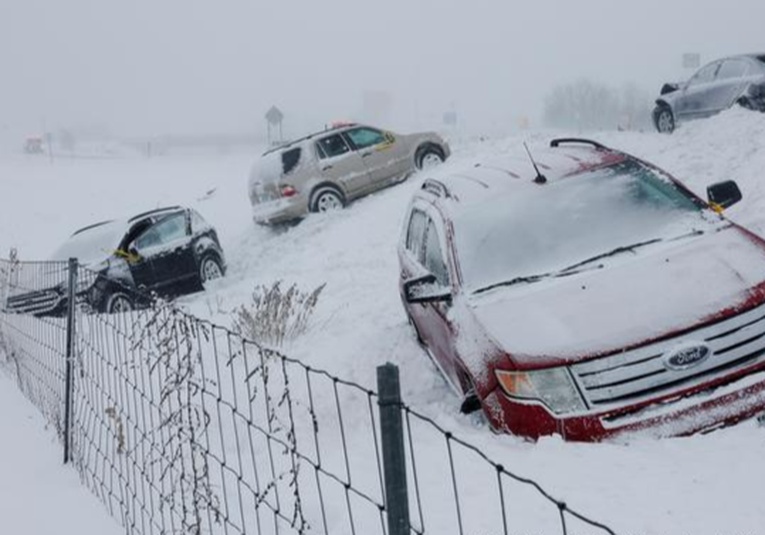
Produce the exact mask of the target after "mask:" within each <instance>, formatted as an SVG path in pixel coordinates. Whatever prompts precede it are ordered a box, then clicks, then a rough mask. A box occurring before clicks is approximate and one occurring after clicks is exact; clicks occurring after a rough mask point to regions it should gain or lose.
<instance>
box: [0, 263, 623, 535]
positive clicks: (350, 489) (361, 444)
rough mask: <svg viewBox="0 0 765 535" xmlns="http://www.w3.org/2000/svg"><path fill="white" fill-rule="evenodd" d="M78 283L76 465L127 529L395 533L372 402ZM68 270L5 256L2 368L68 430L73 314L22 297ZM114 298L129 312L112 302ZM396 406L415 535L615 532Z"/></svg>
mask: <svg viewBox="0 0 765 535" xmlns="http://www.w3.org/2000/svg"><path fill="white" fill-rule="evenodd" d="M72 272H73V273H75V274H76V280H75V281H74V284H73V285H72V284H70V290H71V292H72V295H73V296H74V298H73V302H74V303H75V304H76V306H73V307H71V309H72V314H71V315H72V316H73V318H72V319H73V322H72V323H71V325H73V328H70V330H71V331H72V334H73V339H72V341H73V344H72V348H73V351H72V352H71V355H72V358H71V363H72V364H73V367H72V369H73V374H72V375H73V380H72V386H71V392H70V394H71V405H72V411H71V426H70V428H71V429H70V435H71V441H72V446H71V450H72V453H71V459H72V461H73V464H74V466H75V467H76V468H77V470H78V471H79V473H80V475H81V478H82V480H83V482H84V483H85V484H86V485H87V486H88V487H89V488H90V489H91V490H92V491H93V492H94V493H95V494H96V495H97V496H99V497H100V499H101V500H102V501H103V502H104V504H105V505H106V507H107V508H108V509H109V511H110V512H111V514H112V515H113V516H114V517H115V518H118V519H119V520H120V521H121V522H122V523H123V525H124V526H125V528H126V532H127V533H131V534H133V533H135V534H176V533H183V534H187V533H188V534H203V533H204V534H219V533H220V534H225V535H229V534H231V535H234V534H244V533H247V534H258V535H260V534H263V535H268V534H287V533H319V534H324V535H330V534H332V535H335V534H351V535H357V534H358V535H362V534H363V535H376V534H379V535H389V533H390V532H391V531H390V530H389V529H388V526H387V518H386V512H387V507H386V504H387V503H388V501H387V499H386V485H385V483H386V482H385V477H384V475H383V474H384V473H386V471H385V470H384V461H383V451H382V447H383V446H382V445H383V440H382V437H381V428H380V412H379V411H380V407H378V402H379V398H378V394H377V393H376V392H375V391H373V390H372V389H368V388H364V387H362V386H360V385H358V384H354V383H352V382H348V381H344V380H342V379H340V378H338V377H334V376H332V375H330V374H328V373H326V372H324V371H321V370H317V369H314V368H311V367H310V366H307V365H305V364H304V363H302V362H300V361H297V360H294V359H290V358H288V357H286V356H284V355H282V354H280V353H278V352H277V351H275V350H272V349H269V348H266V347H263V346H261V345H259V344H257V343H256V342H254V341H249V340H245V339H244V338H242V337H241V336H239V335H237V334H235V333H233V332H231V331H230V330H228V329H226V328H223V327H219V326H216V325H213V324H210V323H209V322H206V321H203V320H199V319H197V318H194V317H192V316H190V315H187V314H186V313H184V312H183V311H181V310H180V309H178V308H176V307H174V306H173V305H172V304H169V303H167V302H164V301H161V300H154V299H150V298H149V297H147V296H145V295H133V294H131V293H130V290H129V289H127V288H125V287H123V286H121V285H119V283H116V282H115V281H107V280H104V279H103V277H102V276H101V275H99V274H96V273H94V272H91V271H89V270H87V269H84V268H79V269H72ZM68 275H69V269H68V266H67V264H66V263H19V262H15V261H14V262H8V261H0V276H1V278H0V299H2V303H3V306H2V313H0V353H2V356H0V358H2V359H3V363H4V365H5V368H6V369H7V370H8V371H9V373H11V374H12V375H13V376H14V377H15V378H16V379H17V381H18V382H19V385H20V386H21V388H22V389H23V390H24V392H25V393H26V394H27V396H28V397H30V399H32V401H33V402H35V404H36V405H37V406H38V407H39V408H40V410H42V411H43V413H44V414H45V415H46V416H47V417H48V418H49V420H50V421H52V422H54V423H55V424H56V426H57V427H56V428H57V430H58V431H59V434H62V433H63V432H64V431H63V429H62V428H61V425H62V423H61V422H62V421H63V415H64V413H65V408H64V401H65V392H64V384H65V381H64V379H65V377H64V376H65V371H64V369H65V367H64V364H65V362H66V360H67V359H66V354H67V352H66V347H67V325H68V324H67V321H66V319H67V318H66V317H65V316H66V313H65V312H62V310H64V309H66V307H63V308H62V309H61V310H59V309H56V308H53V309H51V310H46V311H43V312H41V311H39V310H37V309H34V310H29V309H27V308H23V307H21V305H19V303H22V302H23V303H27V305H25V306H31V305H30V303H31V302H32V301H34V300H36V299H38V297H37V296H38V294H40V293H41V294H43V295H48V293H49V292H50V291H53V289H61V288H64V287H65V286H66V284H65V283H64V281H66V280H67V277H68ZM94 288H95V289H96V290H94ZM56 291H58V290H56ZM104 292H106V293H104ZM117 294H121V295H126V296H127V297H128V298H129V301H130V302H131V303H133V305H134V306H131V307H116V308H115V307H113V306H112V305H113V300H110V299H107V297H108V296H113V295H117ZM62 295H63V296H64V297H62V299H63V300H66V293H65V292H64V293H62ZM23 296H26V297H23ZM32 298H34V299H32ZM34 302H37V301H34ZM46 302H47V301H46ZM99 303H110V304H109V305H108V306H103V305H102V304H99ZM135 305H137V306H135ZM128 308H130V309H129V310H128ZM114 310H117V311H118V312H113V311H114ZM107 311H110V312H112V313H107ZM400 413H401V417H402V422H403V431H404V437H403V441H404V446H405V450H406V452H405V453H406V477H407V484H406V487H407V488H408V490H409V492H408V503H409V511H410V521H409V524H410V529H409V532H410V533H412V534H425V533H434V534H435V533H438V534H459V535H463V534H465V535H468V534H469V535H472V534H480V533H486V534H501V533H504V534H508V533H519V532H539V533H542V532H544V533H563V534H566V533H577V534H580V533H582V534H586V533H596V532H601V533H612V531H611V530H610V529H609V528H607V527H605V526H602V525H600V524H598V523H597V522H593V521H590V520H589V519H587V518H586V517H584V516H582V515H579V514H578V513H576V512H575V511H571V510H569V509H568V508H567V507H566V506H565V505H564V504H563V503H562V502H559V501H557V500H555V499H553V498H552V497H551V496H550V495H548V494H547V493H546V492H545V491H544V490H543V489H542V488H541V487H540V486H539V485H537V484H536V483H535V482H534V481H531V480H527V479H524V478H521V477H518V476H516V475H514V474H512V473H511V472H509V471H507V470H505V469H504V468H503V467H501V466H499V465H497V464H495V463H493V462H492V461H491V460H489V459H488V458H487V457H486V456H485V455H484V454H483V453H481V451H480V450H478V449H477V448H475V447H473V446H471V445H469V444H467V443H466V442H463V441H461V440H459V439H458V438H456V437H454V436H452V435H451V434H450V433H448V432H447V431H445V430H444V429H442V428H441V427H439V426H438V425H437V424H436V423H435V422H434V421H432V420H430V419H429V418H427V417H425V416H422V415H420V414H418V413H417V412H415V411H413V410H412V409H410V408H408V407H406V406H404V405H401V407H400ZM527 494H528V495H527ZM518 504H523V506H522V507H520V506H519V505H518ZM529 504H533V505H531V506H530V505H529Z"/></svg>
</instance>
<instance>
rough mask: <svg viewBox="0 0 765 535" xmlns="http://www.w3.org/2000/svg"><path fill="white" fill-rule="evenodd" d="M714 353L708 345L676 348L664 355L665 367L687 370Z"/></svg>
mask: <svg viewBox="0 0 765 535" xmlns="http://www.w3.org/2000/svg"><path fill="white" fill-rule="evenodd" d="M711 355H712V350H711V349H710V348H709V346H708V345H704V344H698V345H688V346H683V347H680V348H678V349H674V350H672V351H670V352H669V353H667V354H666V355H664V359H663V360H664V367H666V368H667V369H669V370H676V371H679V370H687V369H688V368H693V367H694V366H698V365H699V364H701V363H702V362H704V361H705V360H707V359H708V358H709V357H710V356H711Z"/></svg>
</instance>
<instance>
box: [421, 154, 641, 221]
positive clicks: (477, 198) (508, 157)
mask: <svg viewBox="0 0 765 535" xmlns="http://www.w3.org/2000/svg"><path fill="white" fill-rule="evenodd" d="M532 155H533V157H534V161H535V162H536V164H537V166H538V167H539V170H540V172H541V173H542V174H543V175H544V176H545V178H546V179H547V181H548V182H556V181H559V180H561V179H564V178H566V177H569V176H571V175H574V174H577V173H581V172H583V171H588V170H592V169H596V168H598V167H600V166H605V165H612V164H615V163H619V162H622V161H624V160H625V159H626V158H627V157H628V156H627V155H625V154H623V153H621V152H618V151H615V150H610V149H597V148H591V147H584V146H566V147H559V148H547V149H544V150H533V151H532ZM536 176H537V175H536V171H535V170H534V166H533V164H532V163H531V160H530V159H529V157H528V155H526V153H525V152H524V151H523V149H519V150H516V151H513V152H510V153H508V154H505V155H502V156H498V157H495V158H491V159H488V160H482V161H480V162H473V163H472V164H469V165H468V166H465V167H461V168H457V169H456V170H454V171H452V172H451V173H449V174H448V175H446V176H442V177H439V178H438V179H437V180H435V181H429V180H426V182H425V184H424V187H423V189H424V190H425V191H430V192H431V193H432V192H434V188H433V187H432V186H433V185H434V184H439V185H442V186H443V187H444V188H445V190H446V191H445V192H444V193H445V194H444V195H443V196H445V197H450V198H451V199H452V200H453V201H455V203H454V204H453V205H452V206H453V209H458V208H457V206H468V205H472V204H474V203H480V202H483V201H485V200H487V199H488V198H492V197H494V196H495V195H496V194H497V193H498V192H504V191H517V192H518V193H519V194H522V192H523V191H524V190H528V189H530V188H544V187H545V185H544V184H537V183H535V182H534V179H535V177H536Z"/></svg>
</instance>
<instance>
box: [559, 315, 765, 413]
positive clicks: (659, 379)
mask: <svg viewBox="0 0 765 535" xmlns="http://www.w3.org/2000/svg"><path fill="white" fill-rule="evenodd" d="M686 342H693V343H699V344H702V343H703V344H706V345H707V346H709V348H710V349H711V350H712V354H711V356H710V357H709V358H707V359H706V360H705V361H703V362H701V363H700V364H698V365H696V366H693V367H691V368H688V369H683V370H675V369H669V368H668V367H667V366H665V364H664V356H665V355H666V354H667V353H668V352H670V351H672V350H673V349H675V348H677V347H678V346H679V344H683V343H686ZM763 360H765V306H761V307H758V308H756V309H753V310H750V311H748V312H745V313H743V314H740V315H738V316H735V317H733V318H729V319H726V320H723V321H720V322H718V323H715V324H713V325H709V326H707V327H703V328H701V329H697V330H695V331H691V332H689V333H686V334H684V335H682V336H678V337H676V338H672V339H669V340H665V341H663V342H659V343H656V344H652V345H649V346H645V347H641V348H638V349H635V350H633V351H625V352H624V353H619V354H616V355H611V356H608V357H603V358H599V359H595V360H591V361H587V362H581V363H578V364H574V365H573V366H572V367H571V370H572V372H573V375H574V378H575V380H576V382H577V384H578V385H579V388H580V390H581V391H582V393H583V394H584V396H585V399H586V400H587V403H588V404H589V405H590V406H593V407H595V406H597V407H599V408H602V407H603V406H604V405H610V404H623V403H625V402H627V401H629V402H637V401H641V400H644V399H648V398H651V397H655V396H657V395H663V394H671V393H672V392H674V391H676V390H680V389H682V388H688V387H692V386H694V385H696V384H700V383H703V382H704V381H708V380H709V379H710V378H711V377H714V376H715V375H719V374H721V373H724V372H727V373H730V372H733V371H735V370H737V369H740V368H743V367H745V366H748V365H751V364H753V363H759V362H761V361H763Z"/></svg>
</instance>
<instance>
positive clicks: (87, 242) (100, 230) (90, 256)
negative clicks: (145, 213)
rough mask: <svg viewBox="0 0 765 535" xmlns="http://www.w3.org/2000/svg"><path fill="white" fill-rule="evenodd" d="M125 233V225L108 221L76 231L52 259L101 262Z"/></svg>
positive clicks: (85, 262) (112, 250)
mask: <svg viewBox="0 0 765 535" xmlns="http://www.w3.org/2000/svg"><path fill="white" fill-rule="evenodd" d="M124 234H125V225H124V224H120V223H118V222H116V221H108V222H106V223H102V224H100V225H98V226H95V227H92V228H89V229H86V230H83V231H81V232H78V233H76V234H75V235H73V236H72V237H70V238H69V239H68V240H67V241H65V242H64V244H63V245H61V247H59V248H58V249H57V250H56V252H55V253H53V255H52V256H51V260H67V259H69V258H77V259H78V260H79V261H80V263H82V264H91V263H94V262H99V261H101V260H104V259H106V258H107V257H109V256H110V255H111V254H112V253H113V252H114V250H115V249H116V248H117V246H118V245H119V243H120V240H121V239H122V237H123V236H124Z"/></svg>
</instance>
